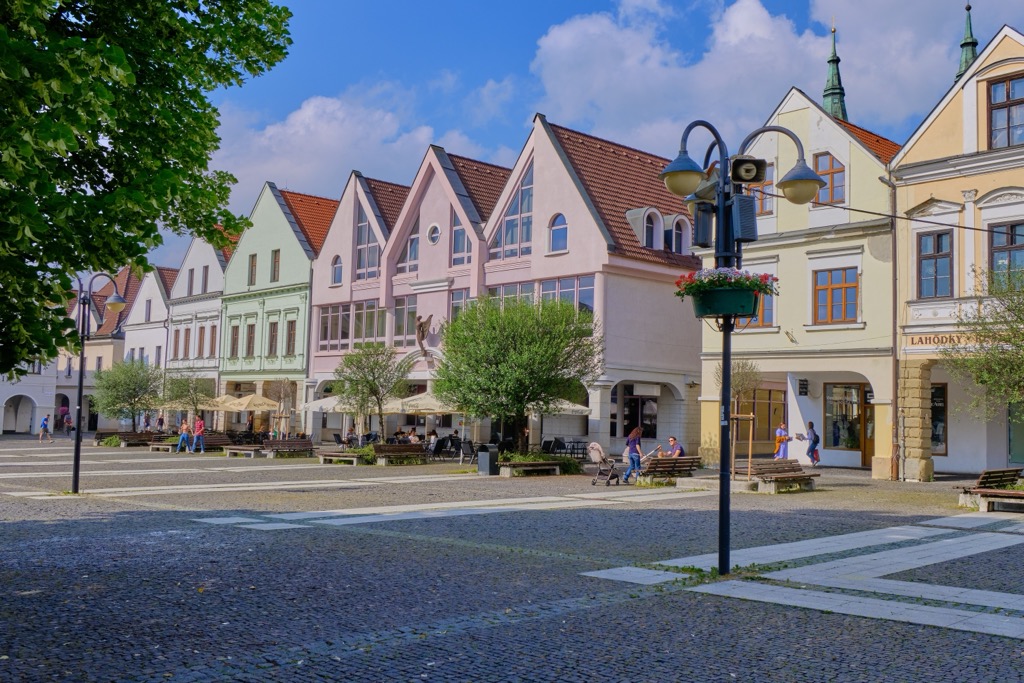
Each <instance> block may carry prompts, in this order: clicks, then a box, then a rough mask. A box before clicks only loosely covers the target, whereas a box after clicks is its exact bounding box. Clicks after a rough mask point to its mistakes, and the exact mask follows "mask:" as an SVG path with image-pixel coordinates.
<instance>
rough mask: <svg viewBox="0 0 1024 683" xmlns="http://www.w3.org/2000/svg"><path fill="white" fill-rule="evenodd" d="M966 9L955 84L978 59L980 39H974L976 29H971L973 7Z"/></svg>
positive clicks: (968, 6)
mask: <svg viewBox="0 0 1024 683" xmlns="http://www.w3.org/2000/svg"><path fill="white" fill-rule="evenodd" d="M964 9H966V10H967V21H966V22H965V23H964V39H963V40H962V41H960V70H959V71H957V72H956V78H954V79H953V82H954V83H956V82H957V81H959V80H960V77H961V76H963V75H964V72H965V71H967V69H968V68H969V67H970V66H971V64H972V63H973V62H974V60H975V59H977V58H978V39H977V38H975V37H974V29H973V28H972V27H971V6H970V5H969V4H968V5H967V7H965V8H964Z"/></svg>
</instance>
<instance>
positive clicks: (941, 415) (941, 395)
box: [932, 384, 949, 455]
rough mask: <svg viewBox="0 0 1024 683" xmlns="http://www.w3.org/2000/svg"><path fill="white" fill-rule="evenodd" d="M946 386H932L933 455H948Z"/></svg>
mask: <svg viewBox="0 0 1024 683" xmlns="http://www.w3.org/2000/svg"><path fill="white" fill-rule="evenodd" d="M946 396H947V388H946V385H945V384H933V385H932V455H946V453H947V450H946V424H947V423H946V406H947V405H949V403H948V401H947V400H946Z"/></svg>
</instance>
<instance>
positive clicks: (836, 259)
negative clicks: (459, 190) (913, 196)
mask: <svg viewBox="0 0 1024 683" xmlns="http://www.w3.org/2000/svg"><path fill="white" fill-rule="evenodd" d="M833 60H834V63H833V64H832V69H831V70H830V76H829V80H828V85H827V87H826V91H825V98H824V106H822V105H819V104H818V103H817V102H815V101H813V100H812V99H811V98H809V97H808V96H807V95H806V94H804V93H803V92H802V91H800V90H798V89H796V88H793V89H791V90H790V91H789V92H788V93H787V94H786V96H785V97H784V98H783V99H782V101H781V103H780V104H779V105H778V106H777V107H776V109H775V111H774V112H772V114H771V116H769V117H768V120H767V121H766V122H765V125H774V126H782V127H785V128H788V129H790V130H791V131H793V132H794V133H795V134H796V135H797V137H798V138H799V139H800V140H801V142H802V143H803V146H804V152H805V156H806V160H807V163H808V164H809V165H811V167H812V168H814V169H815V171H816V172H817V173H818V174H819V175H821V176H822V177H823V178H824V179H825V180H826V182H827V185H826V186H825V187H824V188H822V190H821V191H820V192H819V195H818V197H817V199H816V201H815V202H814V203H812V204H809V205H802V206H798V205H794V204H790V203H788V202H786V201H785V199H783V198H782V197H781V195H780V196H779V197H775V196H773V195H774V193H775V187H774V183H775V180H776V179H777V178H778V177H782V176H783V175H784V174H785V173H786V172H787V171H788V170H789V169H790V168H792V167H793V165H794V163H795V162H796V159H797V149H796V147H795V145H794V144H793V142H792V141H791V140H790V139H789V138H788V137H786V136H784V135H779V134H777V133H766V134H763V135H761V136H759V137H757V138H755V139H754V140H753V141H752V143H751V144H750V145H749V146H748V149H747V150H746V153H747V154H750V155H753V156H754V157H757V158H761V159H765V160H767V162H768V163H769V170H768V176H767V178H766V180H765V182H764V183H759V184H758V185H756V186H752V187H750V188H749V190H748V191H749V192H750V193H751V194H753V195H754V196H755V199H756V206H757V214H758V219H757V223H758V226H757V228H758V240H757V241H756V242H752V243H748V244H745V245H744V247H743V258H742V268H743V269H745V270H749V271H751V272H756V273H770V274H772V275H775V276H777V277H778V278H779V294H778V296H774V297H763V298H762V299H763V300H762V301H761V308H760V311H759V312H758V314H757V315H756V316H754V317H752V318H749V319H740V320H739V321H738V322H737V332H736V333H735V334H734V335H733V351H732V353H733V360H734V362H735V361H740V360H748V361H752V362H753V363H756V365H757V366H758V368H759V369H760V372H761V375H762V378H763V383H762V385H761V388H760V389H758V390H757V391H756V392H755V395H754V397H753V400H749V399H748V400H744V401H743V402H742V403H741V404H740V405H739V409H738V411H737V410H735V409H734V410H733V413H734V414H740V415H753V416H754V418H753V420H752V421H751V420H740V421H738V422H737V423H735V425H736V426H735V427H734V434H735V435H736V438H737V439H738V441H739V442H740V446H739V448H738V451H739V452H740V453H745V452H746V449H747V440H748V436H749V434H750V430H753V437H754V442H755V443H754V452H755V453H771V452H772V451H773V449H774V438H775V430H776V428H777V427H778V426H779V424H780V423H782V422H787V423H788V426H789V434H790V435H793V434H796V433H803V432H806V430H807V429H806V428H807V424H808V422H813V423H814V425H815V428H816V430H817V432H818V434H819V435H820V437H821V446H820V449H821V458H822V462H823V463H824V464H826V465H839V466H851V467H871V468H872V472H873V475H874V476H876V477H881V478H889V476H890V472H891V462H892V454H893V425H894V418H893V396H894V386H895V379H894V372H893V368H894V365H893V357H894V354H893V348H894V347H893V344H894V335H895V329H894V325H893V311H894V298H893V292H892V281H893V274H894V264H893V249H894V236H893V228H892V221H891V220H890V219H889V218H886V217H884V215H885V214H888V213H890V211H891V200H892V195H891V190H890V186H889V185H888V181H887V169H886V163H887V162H888V161H889V160H890V159H891V158H892V155H893V154H894V153H895V152H896V151H897V150H898V149H899V146H898V145H897V144H896V143H893V142H892V141H889V140H886V139H884V138H881V137H879V136H877V135H874V134H873V133H871V132H870V131H867V130H864V129H863V128H859V127H858V126H855V125H853V124H851V123H849V122H848V121H847V120H846V119H845V117H846V107H845V101H844V99H843V95H842V89H841V88H842V86H841V82H840V81H839V78H838V57H836V55H835V52H834V50H833ZM830 91H831V92H830ZM855 208H856V209H864V210H867V211H871V212H875V213H876V214H881V215H882V216H881V217H880V216H877V215H873V214H870V213H861V212H858V211H856V210H855ZM701 255H702V256H703V257H704V262H705V267H709V268H710V267H714V265H713V254H712V253H710V252H704V253H702V254H701ZM703 334H704V339H703V354H702V375H703V381H702V382H701V387H702V391H701V418H702V419H701V425H702V428H701V432H702V435H701V446H702V448H701V453H702V455H704V456H705V458H706V459H708V460H714V459H717V454H718V438H719V436H718V435H719V426H718V425H719V409H720V408H719V406H720V396H719V391H720V390H719V384H718V381H717V380H716V375H717V373H718V372H720V370H719V368H720V364H721V339H722V337H721V334H720V333H719V332H718V331H717V330H715V329H709V327H707V326H706V327H705V329H704V333H703ZM789 448H790V450H789V457H790V458H796V459H798V460H801V461H802V462H803V463H804V464H809V463H810V460H809V459H808V458H807V456H806V455H805V451H806V446H805V445H803V444H801V443H800V442H798V441H794V442H792V443H791V444H790V447H789Z"/></svg>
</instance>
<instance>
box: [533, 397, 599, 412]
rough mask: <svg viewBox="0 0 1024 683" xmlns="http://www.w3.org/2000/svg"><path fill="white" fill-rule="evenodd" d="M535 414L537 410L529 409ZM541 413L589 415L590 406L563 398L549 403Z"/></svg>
mask: <svg viewBox="0 0 1024 683" xmlns="http://www.w3.org/2000/svg"><path fill="white" fill-rule="evenodd" d="M531 412H533V413H534V414H537V412H538V411H536V410H533V411H531ZM541 414H543V415H590V408H588V407H587V406H582V405H580V404H579V403H573V402H572V401H566V400H565V399H561V398H560V399H558V400H557V401H554V402H552V403H551V405H550V406H549V407H548V409H547V410H545V411H543V413H541Z"/></svg>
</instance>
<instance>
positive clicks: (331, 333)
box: [320, 304, 351, 351]
mask: <svg viewBox="0 0 1024 683" xmlns="http://www.w3.org/2000/svg"><path fill="white" fill-rule="evenodd" d="M350 319H351V313H350V311H349V305H348V304H334V305H333V306H323V307H321V308H320V350H321V351H340V350H344V349H348V339H349V323H350Z"/></svg>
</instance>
